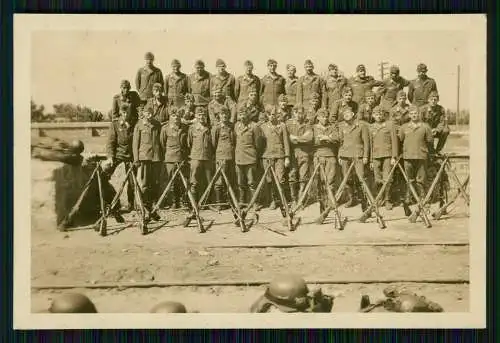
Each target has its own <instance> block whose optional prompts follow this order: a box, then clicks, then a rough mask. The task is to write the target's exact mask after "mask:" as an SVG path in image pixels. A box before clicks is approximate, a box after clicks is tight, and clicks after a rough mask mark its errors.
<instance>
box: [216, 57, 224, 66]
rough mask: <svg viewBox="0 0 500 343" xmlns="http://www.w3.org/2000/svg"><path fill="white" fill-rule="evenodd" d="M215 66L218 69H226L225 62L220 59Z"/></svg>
mask: <svg viewBox="0 0 500 343" xmlns="http://www.w3.org/2000/svg"><path fill="white" fill-rule="evenodd" d="M215 66H216V67H225V66H226V63H225V62H224V61H223V60H221V59H220V58H218V59H217V61H215Z"/></svg>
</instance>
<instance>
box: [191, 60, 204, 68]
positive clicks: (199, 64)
mask: <svg viewBox="0 0 500 343" xmlns="http://www.w3.org/2000/svg"><path fill="white" fill-rule="evenodd" d="M194 65H195V67H198V66H199V67H205V63H204V62H203V61H202V60H196V62H194Z"/></svg>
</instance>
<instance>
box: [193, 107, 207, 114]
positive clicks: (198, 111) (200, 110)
mask: <svg viewBox="0 0 500 343" xmlns="http://www.w3.org/2000/svg"><path fill="white" fill-rule="evenodd" d="M206 112H207V110H206V108H205V107H202V106H198V107H196V110H195V111H194V113H195V114H205V113H206Z"/></svg>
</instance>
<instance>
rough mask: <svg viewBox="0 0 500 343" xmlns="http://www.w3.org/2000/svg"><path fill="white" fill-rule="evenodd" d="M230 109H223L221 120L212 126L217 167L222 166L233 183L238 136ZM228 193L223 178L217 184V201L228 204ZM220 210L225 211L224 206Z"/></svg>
mask: <svg viewBox="0 0 500 343" xmlns="http://www.w3.org/2000/svg"><path fill="white" fill-rule="evenodd" d="M229 117H230V112H229V109H227V108H226V107H223V108H222V109H221V111H220V120H218V121H217V123H216V124H214V125H213V126H212V146H213V148H214V150H215V160H216V161H217V165H220V164H222V168H223V170H224V173H225V174H226V176H227V177H228V179H229V182H231V185H230V186H231V188H233V185H232V181H233V179H234V177H233V172H234V147H235V145H236V136H235V133H234V128H233V124H232V123H231V121H230V118H229ZM225 194H227V190H226V192H224V178H223V177H222V176H221V177H219V178H218V179H217V181H216V182H215V201H216V202H217V203H218V204H220V203H222V202H226V201H227V200H228V199H226V198H225V196H224V195H225ZM218 207H219V209H225V208H224V206H220V205H219V206H218Z"/></svg>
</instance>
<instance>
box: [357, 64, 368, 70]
mask: <svg viewBox="0 0 500 343" xmlns="http://www.w3.org/2000/svg"><path fill="white" fill-rule="evenodd" d="M356 71H366V68H365V65H364V64H360V65H358V66H357V67H356Z"/></svg>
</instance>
